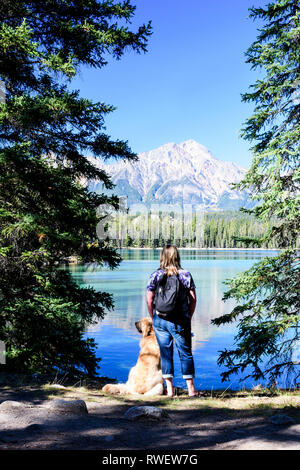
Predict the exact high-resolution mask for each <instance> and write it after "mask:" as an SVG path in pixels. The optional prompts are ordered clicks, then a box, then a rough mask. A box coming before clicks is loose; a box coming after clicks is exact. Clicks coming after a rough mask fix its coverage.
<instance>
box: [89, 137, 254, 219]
mask: <svg viewBox="0 0 300 470" xmlns="http://www.w3.org/2000/svg"><path fill="white" fill-rule="evenodd" d="M90 159H91V161H93V163H94V164H96V165H97V166H98V167H100V168H102V169H104V170H105V171H106V172H107V173H108V174H109V175H110V176H111V178H112V181H113V182H114V183H115V184H116V187H115V188H114V190H113V192H114V193H115V194H117V195H119V196H125V195H126V196H127V198H128V199H127V203H128V205H129V206H130V205H131V204H133V203H141V202H142V203H145V204H146V205H147V206H149V205H151V204H153V203H165V204H180V205H182V204H193V205H195V206H200V207H201V208H203V209H206V210H233V209H238V208H239V207H241V206H244V207H249V205H251V204H250V201H248V197H247V194H246V193H245V192H238V191H235V190H232V189H231V187H230V183H236V182H238V181H240V180H241V179H242V177H243V175H244V174H245V172H246V169H245V168H242V167H240V166H239V165H236V164H235V163H232V162H223V161H221V160H218V159H217V158H215V157H214V156H213V155H212V153H211V152H210V151H209V150H208V149H207V148H206V147H204V146H203V145H201V144H199V143H198V142H196V141H194V140H187V141H185V142H182V143H180V144H175V143H168V144H165V145H162V146H161V147H159V148H157V149H154V150H151V151H149V152H142V153H140V154H139V160H138V161H137V162H128V161H119V162H117V163H113V164H107V163H106V164H105V163H104V162H103V161H102V160H100V159H95V158H93V157H90ZM89 187H90V189H91V190H93V191H96V192H103V186H102V183H100V182H97V181H91V182H90V185H89ZM252 204H253V203H252Z"/></svg>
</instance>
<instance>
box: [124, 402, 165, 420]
mask: <svg viewBox="0 0 300 470" xmlns="http://www.w3.org/2000/svg"><path fill="white" fill-rule="evenodd" d="M167 416H168V415H167V413H166V412H165V411H164V410H162V409H161V408H157V407H156V406H133V407H132V408H129V409H128V410H127V411H126V412H125V413H124V416H123V417H124V418H125V419H129V420H130V421H135V420H137V419H140V418H148V419H156V420H160V419H163V418H167Z"/></svg>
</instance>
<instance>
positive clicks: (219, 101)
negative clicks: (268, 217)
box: [73, 0, 267, 167]
mask: <svg viewBox="0 0 300 470" xmlns="http://www.w3.org/2000/svg"><path fill="white" fill-rule="evenodd" d="M132 3H133V4H135V5H136V6H137V9H136V15H135V18H134V21H133V23H132V26H131V27H132V28H134V29H136V27H137V26H138V25H139V24H141V23H145V22H148V20H152V26H153V35H152V36H151V37H150V39H149V44H148V52H147V53H146V54H136V53H133V52H131V51H129V52H128V53H127V54H125V55H124V56H123V58H122V59H121V60H120V61H116V60H113V59H112V58H111V59H110V61H109V64H108V65H107V66H106V67H105V68H103V69H101V70H94V69H90V68H82V69H81V73H80V75H79V76H78V77H76V79H75V80H74V81H73V87H74V88H76V89H80V91H81V95H82V96H85V97H89V98H91V99H93V100H94V101H101V102H105V103H107V104H112V105H114V106H116V107H117V109H116V110H115V111H114V112H113V113H112V114H111V115H110V116H109V117H107V119H106V132H107V133H108V134H109V135H111V137H112V138H114V139H122V140H128V142H129V145H130V147H131V148H132V150H133V151H135V152H137V153H138V152H142V151H147V150H151V149H153V148H156V147H158V146H160V145H163V144H165V143H167V142H176V143H179V142H182V141H184V140H188V139H194V140H196V141H198V142H200V143H201V144H203V145H205V146H206V147H207V148H208V149H209V150H211V151H212V153H213V154H214V155H215V156H216V157H217V158H219V159H221V160H231V161H234V162H235V163H238V164H240V165H242V166H244V167H248V166H249V164H250V160H251V153H250V151H249V146H250V144H249V143H248V142H245V141H244V140H242V139H241V138H240V137H239V130H240V129H241V127H242V125H243V122H244V121H245V119H246V118H247V117H248V116H250V115H251V112H252V110H253V105H250V104H246V103H242V102H241V96H240V95H241V93H243V92H245V91H247V89H248V87H249V85H250V84H251V83H254V81H255V80H256V78H257V77H258V72H256V71H251V70H250V66H249V64H246V63H245V56H244V53H245V51H246V50H247V48H248V47H249V46H250V44H251V43H252V42H253V41H254V40H255V39H256V36H257V28H258V27H259V26H260V24H259V23H257V22H253V20H252V19H249V18H247V17H248V15H249V12H248V8H249V7H250V6H252V5H254V6H264V5H265V4H266V3H267V2H266V1H262V0H210V2H208V1H205V0H184V1H183V0H132Z"/></svg>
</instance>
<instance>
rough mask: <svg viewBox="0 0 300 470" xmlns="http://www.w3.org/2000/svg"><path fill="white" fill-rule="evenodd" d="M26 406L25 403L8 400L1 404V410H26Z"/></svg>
mask: <svg viewBox="0 0 300 470" xmlns="http://www.w3.org/2000/svg"><path fill="white" fill-rule="evenodd" d="M25 406H26V405H25V403H22V402H19V401H13V400H6V401H3V402H2V403H1V404H0V410H1V411H6V410H7V411H9V410H17V409H21V408H24V407H25Z"/></svg>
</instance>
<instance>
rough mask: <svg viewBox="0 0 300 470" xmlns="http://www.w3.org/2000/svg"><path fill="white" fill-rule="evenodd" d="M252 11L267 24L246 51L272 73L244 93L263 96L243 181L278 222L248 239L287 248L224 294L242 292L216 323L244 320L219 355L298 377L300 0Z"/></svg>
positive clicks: (231, 364)
mask: <svg viewBox="0 0 300 470" xmlns="http://www.w3.org/2000/svg"><path fill="white" fill-rule="evenodd" d="M250 17H252V18H254V19H260V20H262V21H263V22H264V26H263V27H262V28H261V29H260V30H259V34H258V37H257V40H256V41H255V42H254V43H253V44H252V45H251V46H250V48H249V49H248V51H247V53H246V56H247V62H248V63H249V64H251V66H252V68H254V69H257V68H258V69H260V70H261V71H262V72H263V74H264V77H263V78H259V79H258V80H257V81H256V83H255V84H254V85H252V90H250V92H249V93H245V94H244V95H243V100H244V101H245V102H252V103H255V109H254V114H253V115H252V116H251V117H250V118H249V119H248V120H247V121H246V123H245V127H244V129H243V130H242V132H243V136H244V138H245V139H247V140H248V141H250V142H251V143H252V144H253V146H252V151H253V162H252V165H251V168H250V170H249V171H248V172H247V173H246V175H245V177H244V179H243V180H242V181H241V182H240V183H239V184H238V185H236V188H237V189H248V190H250V191H251V192H252V199H253V200H254V201H256V206H255V207H254V208H253V209H252V210H247V211H246V212H248V213H250V214H253V215H254V216H255V217H256V218H257V219H259V220H260V221H262V222H268V221H269V222H270V227H269V230H268V231H267V232H266V233H265V234H264V235H262V236H261V237H259V238H257V239H256V240H251V238H249V237H248V238H247V237H246V238H244V239H243V240H244V241H245V242H248V243H250V242H251V241H252V243H254V244H255V245H256V246H262V245H263V244H265V243H267V244H268V243H269V242H270V241H272V240H273V241H275V243H277V245H278V246H279V247H280V248H281V249H282V250H281V251H280V253H279V255H278V256H274V257H266V258H264V259H262V261H260V262H259V263H256V264H255V265H254V266H253V267H252V268H250V269H249V270H248V271H246V272H244V273H242V274H240V275H239V276H237V277H236V278H234V279H232V280H230V281H229V290H227V291H226V292H225V295H224V300H226V299H230V298H232V299H235V300H236V302H237V306H236V307H235V308H234V309H233V310H232V312H231V313H230V314H227V315H223V316H221V317H219V318H216V319H214V320H213V323H215V324H217V325H222V324H225V323H228V322H232V321H234V320H237V321H238V333H237V336H236V341H235V347H234V349H231V350H227V349H226V350H224V351H222V352H221V354H220V356H219V360H218V362H219V364H220V365H223V366H225V367H226V371H225V372H224V373H223V374H222V376H223V379H228V377H230V375H231V374H232V373H236V372H238V371H242V372H243V371H244V370H245V369H246V368H249V370H250V372H249V375H251V377H253V378H254V379H262V380H263V379H267V380H268V381H269V382H270V383H271V382H272V383H274V382H276V381H277V380H278V378H279V377H280V376H281V375H282V374H283V373H286V374H290V380H292V378H294V383H296V382H297V376H298V373H299V372H298V369H299V358H297V351H298V354H299V339H300V338H299V307H300V287H299V286H300V283H299V280H300V276H299V275H300V272H299V271H300V270H299V257H298V255H297V250H296V249H295V246H296V242H297V238H298V237H299V194H300V192H299V189H300V188H299V179H300V178H299V176H300V170H299V153H300V152H299V136H300V106H299V85H300V28H299V1H297V0H277V1H272V2H271V3H269V4H268V5H267V6H266V7H265V8H251V9H250ZM244 211H245V210H244ZM247 370H248V369H247ZM291 383H292V382H291Z"/></svg>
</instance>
